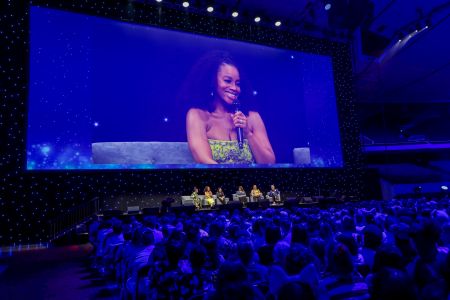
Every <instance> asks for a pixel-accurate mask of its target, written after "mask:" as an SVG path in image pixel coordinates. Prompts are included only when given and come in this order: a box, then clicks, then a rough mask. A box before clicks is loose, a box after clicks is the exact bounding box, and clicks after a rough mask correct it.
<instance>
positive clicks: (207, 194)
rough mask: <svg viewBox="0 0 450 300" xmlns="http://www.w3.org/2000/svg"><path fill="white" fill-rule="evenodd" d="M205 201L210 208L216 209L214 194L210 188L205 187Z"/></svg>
mask: <svg viewBox="0 0 450 300" xmlns="http://www.w3.org/2000/svg"><path fill="white" fill-rule="evenodd" d="M205 200H206V203H207V204H208V206H209V207H210V208H213V207H214V204H215V201H214V197H213V193H212V191H211V188H210V187H209V186H205Z"/></svg>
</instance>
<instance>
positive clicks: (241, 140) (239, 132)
mask: <svg viewBox="0 0 450 300" xmlns="http://www.w3.org/2000/svg"><path fill="white" fill-rule="evenodd" d="M237 140H238V145H239V149H242V148H244V133H243V131H242V128H240V127H238V128H237Z"/></svg>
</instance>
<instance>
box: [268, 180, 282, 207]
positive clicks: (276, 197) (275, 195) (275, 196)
mask: <svg viewBox="0 0 450 300" xmlns="http://www.w3.org/2000/svg"><path fill="white" fill-rule="evenodd" d="M267 198H269V199H270V201H272V202H273V203H281V197H280V191H279V190H278V189H276V188H275V185H273V184H272V185H271V186H270V191H269V192H268V193H267Z"/></svg>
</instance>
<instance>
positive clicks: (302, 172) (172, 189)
mask: <svg viewBox="0 0 450 300" xmlns="http://www.w3.org/2000/svg"><path fill="white" fill-rule="evenodd" d="M149 3H150V4H142V3H131V4H130V3H128V1H119V0H118V1H115V2H111V1H98V0H85V1H73V0H72V1H70V0H60V1H33V2H32V4H33V5H39V6H42V7H49V8H58V9H63V10H69V11H73V12H82V13H87V14H91V15H97V16H102V17H107V18H113V19H118V20H124V21H130V22H136V23H141V24H151V25H154V26H155V25H156V26H163V27H169V28H176V29H178V30H182V31H190V32H195V33H201V34H207V35H213V36H218V37H223V38H232V39H236V40H243V41H249V42H256V43H260V44H266V45H269V46H273V47H281V48H288V49H293V50H298V51H304V52H309V53H316V54H322V55H331V56H332V58H333V69H334V78H335V88H336V97H337V99H338V100H337V101H338V115H339V122H340V134H341V139H342V144H343V145H344V146H343V149H342V150H343V157H344V161H345V167H344V168H341V169H246V170H240V169H229V170H224V169H215V170H214V169H210V170H207V169H197V170H127V171H120V170H115V171H113V170H98V171H76V170H73V171H42V172H39V171H27V170H26V140H25V138H26V128H27V97H28V95H27V93H28V72H29V70H28V66H29V65H28V55H29V53H28V51H29V44H28V41H29V3H27V4H23V3H22V1H16V0H9V1H8V0H6V1H2V4H1V11H2V12H1V14H0V24H1V26H2V27H1V31H0V35H1V40H2V43H1V47H2V53H3V54H2V55H1V56H0V57H1V58H0V59H1V65H0V73H1V82H2V85H1V91H2V96H1V97H2V101H1V106H0V127H1V135H0V143H1V144H0V145H1V150H0V151H1V161H0V163H1V168H2V173H1V178H0V197H1V198H0V215H1V218H0V220H1V221H0V222H1V224H0V225H1V230H0V244H3V245H4V244H12V243H14V242H15V243H21V244H29V243H36V242H45V241H48V240H49V237H50V230H49V229H50V226H49V223H50V222H51V220H52V219H54V218H55V217H57V216H59V215H62V214H64V213H66V212H67V211H69V210H70V209H71V208H73V207H75V206H77V205H79V204H81V203H85V202H87V201H89V200H91V199H92V198H94V197H96V196H98V197H100V198H101V199H105V200H107V201H106V203H110V205H112V206H117V207H118V208H122V207H123V204H122V203H121V202H120V199H123V198H124V197H125V198H126V199H128V200H129V203H128V205H132V204H136V205H140V206H141V207H145V206H154V205H157V204H158V203H157V201H158V200H159V199H160V197H161V196H162V195H178V196H179V195H182V194H189V193H190V192H191V189H192V187H193V186H194V185H196V186H199V187H203V186H205V185H211V186H212V187H213V189H216V188H217V186H219V185H220V186H222V187H223V188H224V190H225V191H226V192H228V194H231V192H232V191H234V190H235V189H236V186H237V185H244V186H245V187H246V188H247V189H249V187H250V186H251V185H252V184H258V185H259V186H260V187H261V188H262V190H263V191H264V190H267V187H268V186H269V185H270V184H272V183H274V184H275V185H277V186H278V187H279V188H280V190H282V192H283V194H284V195H285V196H289V195H304V196H312V195H318V194H319V193H321V194H326V193H327V192H330V191H333V190H339V191H340V192H342V193H343V194H347V195H360V193H361V190H362V189H363V181H362V173H363V172H362V168H361V166H362V165H361V153H360V148H359V128H358V122H357V116H356V110H355V105H354V102H353V94H352V81H351V79H352V78H351V77H352V70H351V61H350V55H349V47H348V45H346V44H340V43H336V42H330V41H325V40H318V39H314V38H310V37H305V36H299V35H296V34H294V33H290V32H288V31H284V30H283V29H282V28H280V29H272V28H268V27H262V26H256V25H246V24H241V23H238V22H234V21H231V20H226V19H219V18H212V17H209V16H198V15H197V16H196V15H191V14H189V13H187V12H185V11H182V10H175V9H172V8H167V7H164V6H158V5H157V4H156V2H153V1H150V2H149ZM109 199H112V200H111V201H109ZM118 199H119V200H118ZM130 199H131V200H130ZM133 201H134V202H133Z"/></svg>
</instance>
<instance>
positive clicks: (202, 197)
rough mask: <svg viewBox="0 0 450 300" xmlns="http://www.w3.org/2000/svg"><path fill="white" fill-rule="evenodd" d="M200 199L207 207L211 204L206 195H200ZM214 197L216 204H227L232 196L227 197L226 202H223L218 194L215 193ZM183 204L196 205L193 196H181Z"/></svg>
mask: <svg viewBox="0 0 450 300" xmlns="http://www.w3.org/2000/svg"><path fill="white" fill-rule="evenodd" d="M197 197H198V198H199V199H200V203H201V204H202V206H204V207H207V206H209V203H208V202H207V201H206V198H205V195H198V196H197ZM213 199H214V205H223V204H227V203H228V202H229V201H230V198H227V197H225V201H224V203H222V201H220V200H219V199H218V198H217V195H213ZM181 205H183V206H192V205H194V199H193V197H192V196H186V195H185V196H181Z"/></svg>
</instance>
